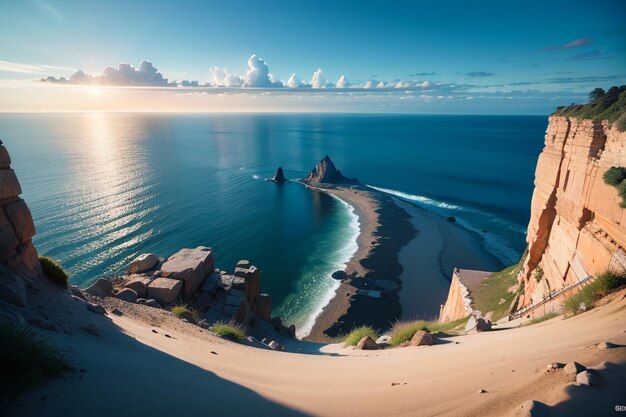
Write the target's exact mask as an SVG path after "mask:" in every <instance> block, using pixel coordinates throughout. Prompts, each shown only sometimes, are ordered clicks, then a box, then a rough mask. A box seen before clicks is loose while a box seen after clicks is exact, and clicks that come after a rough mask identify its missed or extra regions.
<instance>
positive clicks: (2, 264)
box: [0, 141, 42, 306]
mask: <svg viewBox="0 0 626 417" xmlns="http://www.w3.org/2000/svg"><path fill="white" fill-rule="evenodd" d="M21 193H22V188H21V187H20V183H19V181H18V180H17V177H16V176H15V171H13V170H12V169H11V157H10V156H9V153H8V151H7V149H6V148H5V147H4V146H2V141H0V300H2V301H6V302H9V303H11V304H14V305H18V306H24V305H26V286H32V285H34V284H35V283H36V281H37V279H39V278H40V276H41V274H42V272H41V265H40V264H39V258H38V257H37V251H36V250H35V247H34V246H33V243H32V241H31V239H32V238H33V236H34V235H35V225H34V224H33V218H32V217H31V214H30V210H29V209H28V206H26V203H25V202H24V200H22V199H21V198H20V197H19V195H20V194H21Z"/></svg>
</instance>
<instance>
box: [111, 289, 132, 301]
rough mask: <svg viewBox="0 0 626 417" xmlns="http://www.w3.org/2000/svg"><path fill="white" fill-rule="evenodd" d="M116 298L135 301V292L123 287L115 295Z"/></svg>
mask: <svg viewBox="0 0 626 417" xmlns="http://www.w3.org/2000/svg"><path fill="white" fill-rule="evenodd" d="M115 297H116V298H118V299H120V300H124V301H128V302H129V303H136V302H137V293H136V292H135V290H131V289H130V288H124V289H123V290H121V291H120V292H118V293H117V295H116V296H115Z"/></svg>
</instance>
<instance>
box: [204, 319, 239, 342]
mask: <svg viewBox="0 0 626 417" xmlns="http://www.w3.org/2000/svg"><path fill="white" fill-rule="evenodd" d="M210 330H211V331H212V332H213V333H215V334H217V335H218V336H219V337H221V338H222V339H228V340H232V341H233V342H241V341H242V340H243V339H245V338H246V329H245V328H244V327H243V326H242V325H241V324H238V323H235V322H232V321H231V322H229V323H223V322H218V323H215V324H214V325H213V326H211V328H210Z"/></svg>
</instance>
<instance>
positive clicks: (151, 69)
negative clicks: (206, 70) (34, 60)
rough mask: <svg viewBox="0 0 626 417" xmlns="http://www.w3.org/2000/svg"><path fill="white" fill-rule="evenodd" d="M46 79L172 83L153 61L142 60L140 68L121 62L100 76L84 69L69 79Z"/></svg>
mask: <svg viewBox="0 0 626 417" xmlns="http://www.w3.org/2000/svg"><path fill="white" fill-rule="evenodd" d="M44 81H47V82H52V83H67V84H99V85H115V86H150V87H167V86H170V85H174V84H171V83H169V82H168V81H167V78H163V75H162V74H161V73H160V72H159V71H158V70H157V69H156V68H155V66H154V65H152V62H149V61H142V62H141V64H139V68H135V67H134V66H132V65H130V64H119V65H118V67H117V69H115V68H113V67H106V68H105V69H104V72H103V73H102V75H100V76H94V75H91V74H86V73H85V72H83V71H80V70H79V71H76V72H75V73H74V74H73V75H72V76H71V77H70V78H69V80H66V79H65V78H64V77H61V78H54V77H48V78H46V79H45V80H44Z"/></svg>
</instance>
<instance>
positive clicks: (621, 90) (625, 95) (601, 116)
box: [554, 85, 626, 131]
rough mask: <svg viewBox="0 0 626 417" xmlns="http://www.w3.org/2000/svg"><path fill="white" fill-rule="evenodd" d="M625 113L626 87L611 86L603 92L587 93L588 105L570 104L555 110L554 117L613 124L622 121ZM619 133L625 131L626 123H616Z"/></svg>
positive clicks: (597, 89)
mask: <svg viewBox="0 0 626 417" xmlns="http://www.w3.org/2000/svg"><path fill="white" fill-rule="evenodd" d="M625 113H626V85H622V86H619V87H618V86H613V87H611V88H609V89H608V91H606V92H605V91H604V90H603V89H601V88H596V89H594V90H593V91H592V92H591V93H589V103H588V104H572V105H571V106H564V107H559V108H557V110H556V112H554V115H556V116H570V117H578V118H581V119H594V120H608V121H609V122H611V123H613V122H615V121H616V120H618V119H620V121H621V120H622V119H624V117H623V115H624V114H625ZM617 127H618V129H619V130H620V131H624V130H626V123H621V122H618V124H617Z"/></svg>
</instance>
